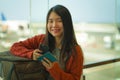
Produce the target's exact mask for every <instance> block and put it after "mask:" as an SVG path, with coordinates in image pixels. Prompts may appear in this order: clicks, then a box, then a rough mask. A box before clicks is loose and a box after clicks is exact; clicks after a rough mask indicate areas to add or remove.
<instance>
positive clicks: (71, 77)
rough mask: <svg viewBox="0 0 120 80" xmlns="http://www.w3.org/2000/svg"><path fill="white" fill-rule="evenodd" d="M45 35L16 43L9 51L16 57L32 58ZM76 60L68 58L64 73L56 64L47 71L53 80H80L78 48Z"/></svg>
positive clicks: (80, 53)
mask: <svg viewBox="0 0 120 80" xmlns="http://www.w3.org/2000/svg"><path fill="white" fill-rule="evenodd" d="M44 37H45V35H44V34H42V35H36V36H34V37H32V38H28V39H27V40H25V41H20V42H16V43H14V44H13V45H12V47H11V49H10V51H11V53H12V54H14V55H16V56H21V57H26V58H32V53H33V51H34V50H35V49H37V48H38V46H39V44H40V43H41V42H42V41H43V40H44ZM76 50H77V54H76V56H77V57H76V58H73V57H70V59H69V60H68V62H67V64H66V72H65V71H63V70H62V69H61V68H60V66H59V64H58V63H55V64H54V66H53V67H52V68H51V69H49V70H48V71H49V73H50V74H51V76H52V77H53V78H54V80H80V77H81V75H82V70H83V53H82V50H81V48H80V46H79V45H78V46H76Z"/></svg>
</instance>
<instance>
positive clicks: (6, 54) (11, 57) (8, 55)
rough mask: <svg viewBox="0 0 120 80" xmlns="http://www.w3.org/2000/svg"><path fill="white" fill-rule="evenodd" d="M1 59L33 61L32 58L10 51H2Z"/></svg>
mask: <svg viewBox="0 0 120 80" xmlns="http://www.w3.org/2000/svg"><path fill="white" fill-rule="evenodd" d="M0 61H10V62H17V61H20V62H21V61H24V62H25V61H33V60H32V59H28V58H23V57H18V56H15V55H13V54H11V53H10V51H4V52H0Z"/></svg>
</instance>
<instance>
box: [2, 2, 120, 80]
mask: <svg viewBox="0 0 120 80" xmlns="http://www.w3.org/2000/svg"><path fill="white" fill-rule="evenodd" d="M57 4H61V5H64V6H66V7H67V8H68V9H69V10H70V12H71V15H72V19H73V23H74V29H75V34H76V37H77V41H78V42H79V44H80V45H81V47H82V49H83V52H84V55H85V64H88V63H94V62H97V61H103V60H108V59H112V58H116V57H118V56H120V55H119V53H120V46H119V45H120V0H0V52H3V51H6V50H9V49H10V47H11V45H12V44H13V43H14V42H17V41H20V40H24V39H26V38H28V37H32V36H34V35H37V34H41V33H45V23H46V16H47V12H48V10H49V9H50V8H51V7H52V6H54V5H57ZM118 65H119V63H114V64H109V65H104V66H99V67H96V68H90V69H84V71H85V73H84V74H85V75H86V76H87V80H93V79H94V80H98V77H101V78H100V79H99V80H108V79H109V80H117V79H120V77H119V76H117V75H114V74H118V73H120V69H118ZM108 66H109V68H108ZM103 68H104V69H103ZM109 70H110V71H109ZM103 74H105V76H104V75H103ZM96 75H97V76H98V77H96V78H95V77H94V76H96ZM111 75H112V76H111ZM110 76H111V78H110Z"/></svg>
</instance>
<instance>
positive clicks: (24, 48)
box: [10, 5, 83, 80]
mask: <svg viewBox="0 0 120 80" xmlns="http://www.w3.org/2000/svg"><path fill="white" fill-rule="evenodd" d="M40 44H44V45H47V46H48V47H49V51H50V52H51V54H52V55H53V56H54V57H56V59H57V61H55V62H51V61H50V60H49V59H48V58H44V59H43V60H42V61H41V62H42V64H43V66H44V67H45V68H46V70H47V71H48V72H49V74H50V77H49V79H48V80H80V78H81V75H82V70H83V52H82V49H81V47H80V45H78V43H77V41H76V38H75V33H74V29H73V23H72V18H71V14H70V12H69V11H68V9H67V8H66V7H64V6H62V5H56V6H54V7H52V8H51V9H50V10H49V12H48V15H47V19H46V34H40V35H36V36H34V37H32V38H29V39H27V40H25V41H20V42H16V43H14V44H13V46H12V47H11V49H10V51H11V53H13V54H14V55H16V56H21V57H26V58H31V59H33V60H37V59H38V57H40V56H42V54H40V53H42V50H39V49H38V48H39V45H40Z"/></svg>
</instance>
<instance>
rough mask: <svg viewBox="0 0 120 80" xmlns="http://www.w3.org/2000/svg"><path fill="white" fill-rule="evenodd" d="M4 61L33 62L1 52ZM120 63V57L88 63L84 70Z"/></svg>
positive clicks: (1, 58) (0, 55)
mask: <svg viewBox="0 0 120 80" xmlns="http://www.w3.org/2000/svg"><path fill="white" fill-rule="evenodd" d="M11 57H12V58H11ZM2 60H3V61H10V62H14V61H33V60H31V59H27V58H22V57H17V56H14V55H12V54H11V53H10V52H9V51H5V52H0V61H2ZM118 61H120V57H119V58H113V59H109V60H104V61H98V62H93V63H87V64H84V67H83V69H87V68H92V67H96V66H100V65H105V64H110V63H114V62H118Z"/></svg>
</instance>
